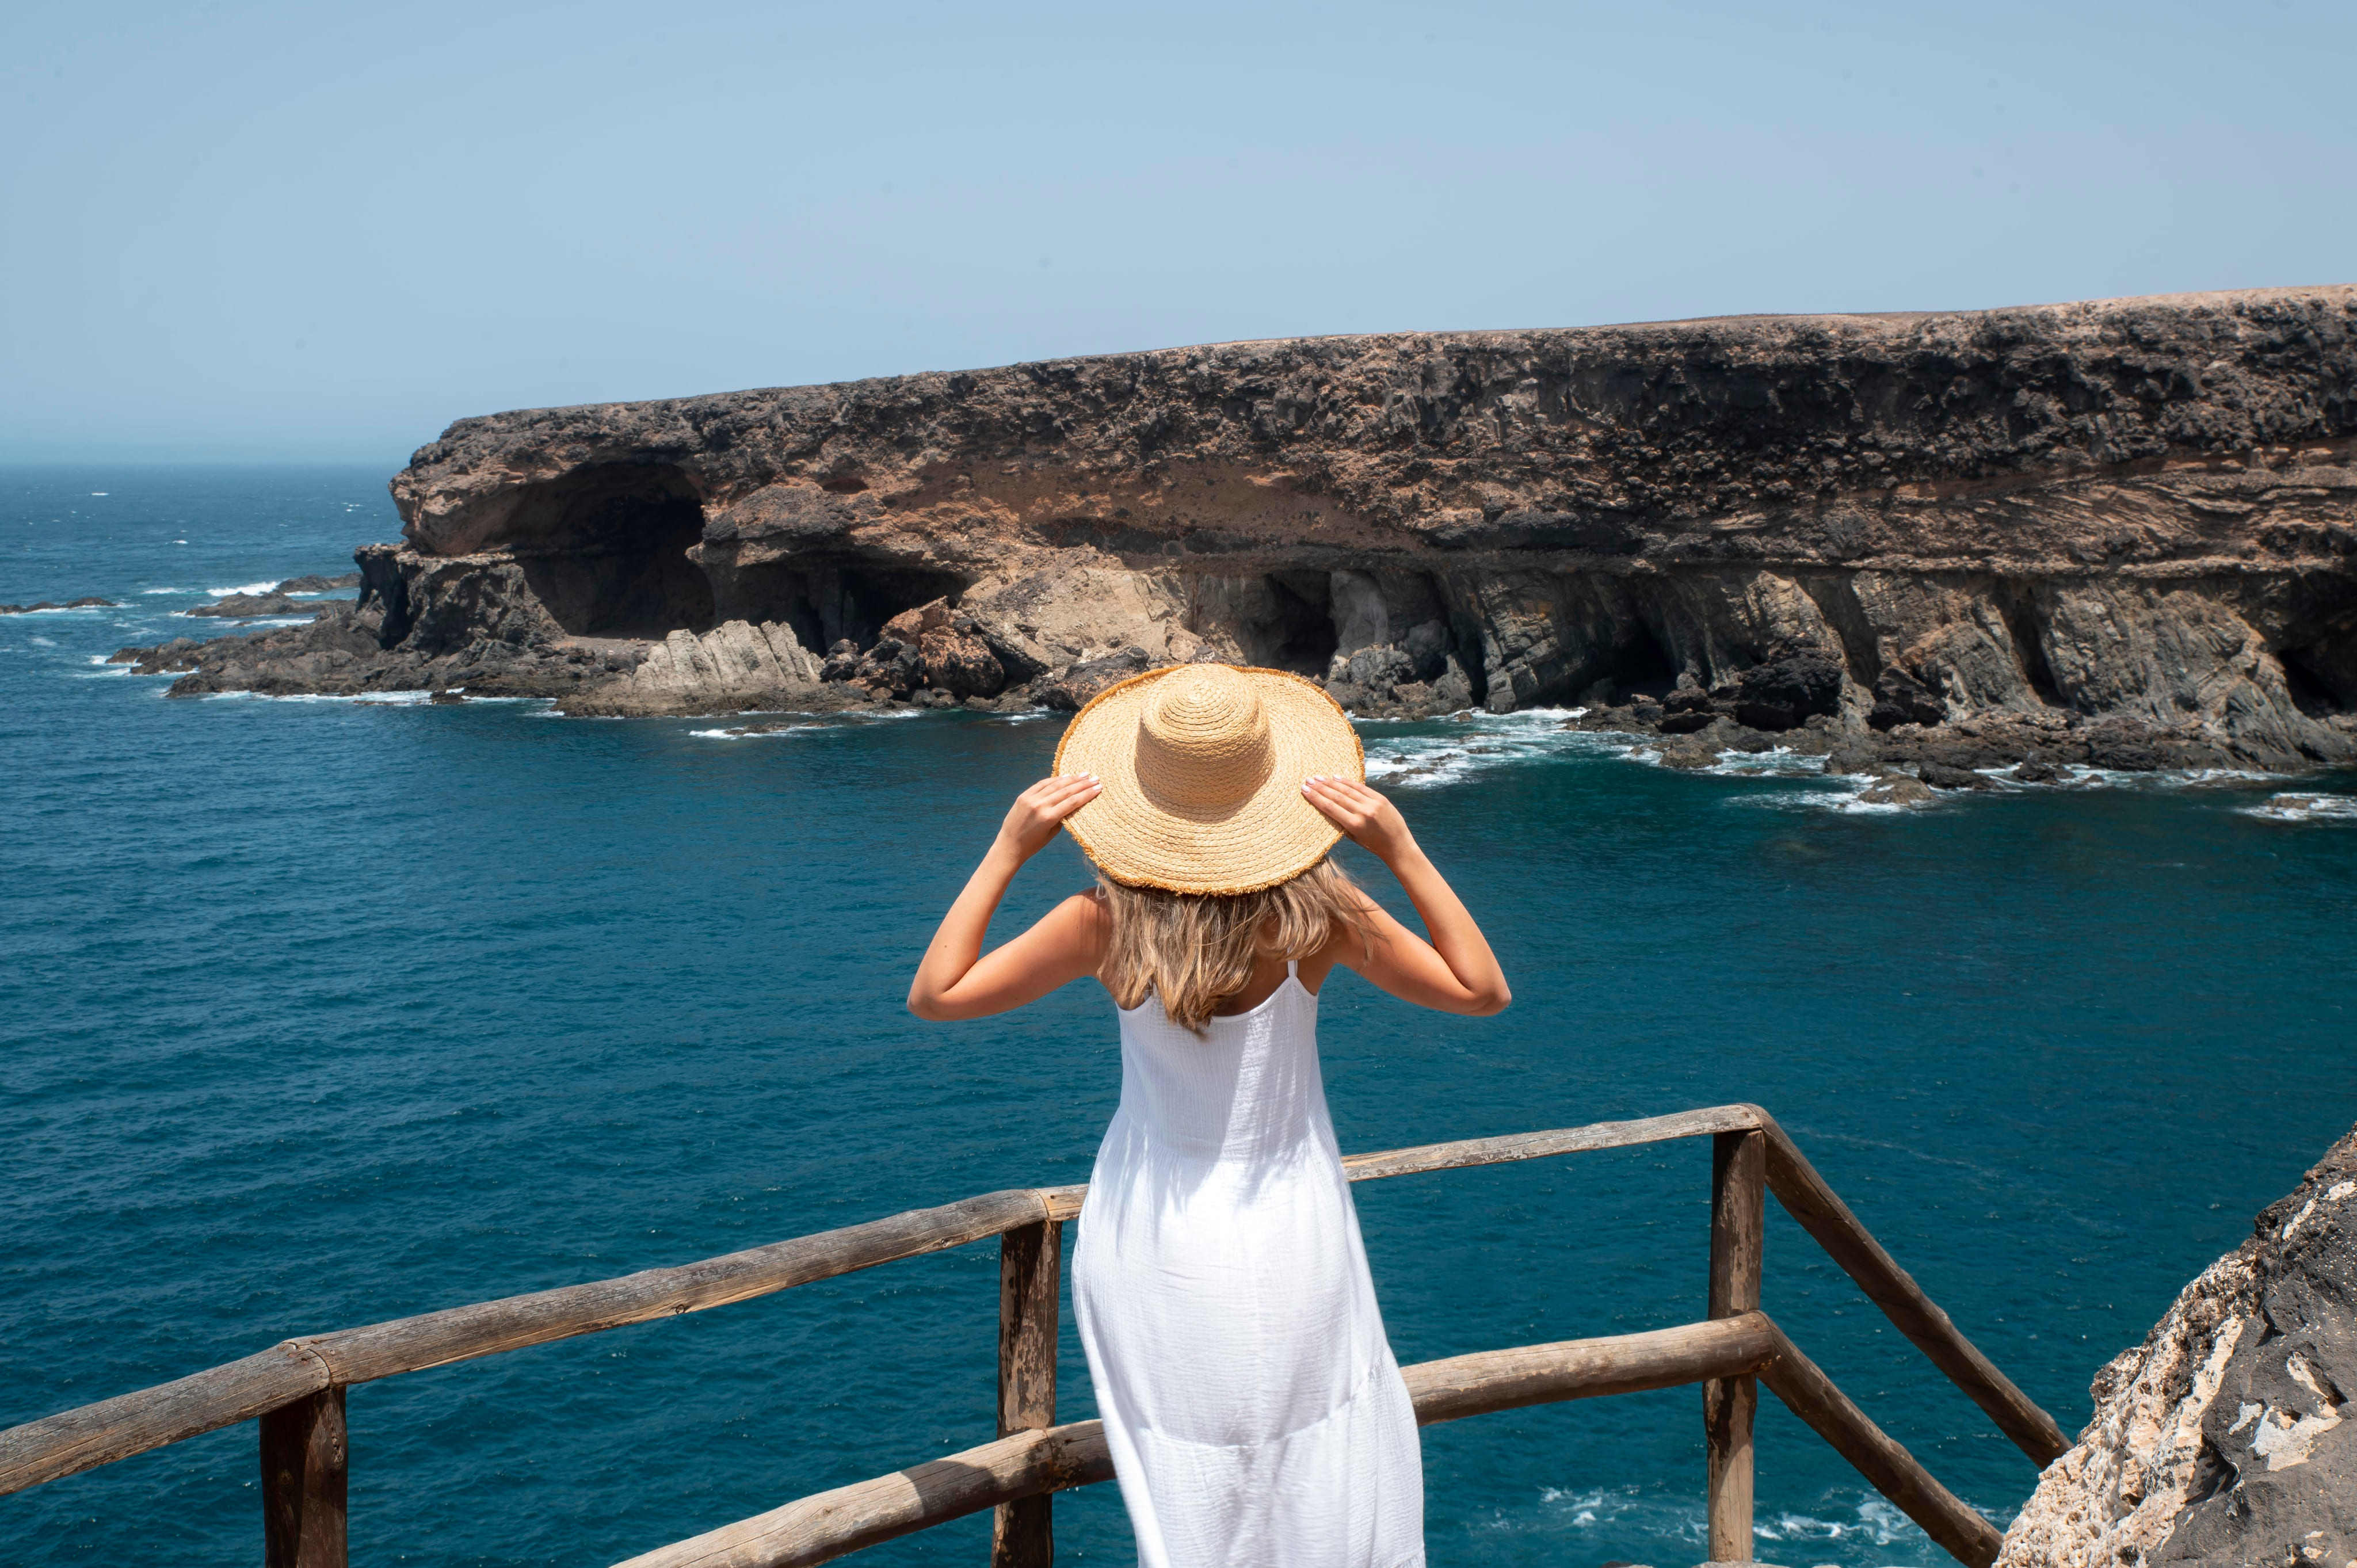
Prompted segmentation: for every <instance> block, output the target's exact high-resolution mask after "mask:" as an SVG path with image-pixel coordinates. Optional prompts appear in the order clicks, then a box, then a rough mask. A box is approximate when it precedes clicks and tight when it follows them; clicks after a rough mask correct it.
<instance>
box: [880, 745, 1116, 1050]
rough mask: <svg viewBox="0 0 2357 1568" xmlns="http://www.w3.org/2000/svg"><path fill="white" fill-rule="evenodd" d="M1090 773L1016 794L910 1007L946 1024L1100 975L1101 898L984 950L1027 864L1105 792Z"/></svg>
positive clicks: (1052, 914)
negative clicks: (1002, 904) (1010, 889)
mask: <svg viewBox="0 0 2357 1568" xmlns="http://www.w3.org/2000/svg"><path fill="white" fill-rule="evenodd" d="M1102 788H1103V786H1101V785H1100V784H1098V782H1097V781H1096V779H1093V778H1092V777H1090V776H1089V775H1086V774H1075V775H1072V776H1071V777H1068V778H1062V779H1041V780H1040V781H1039V783H1037V784H1034V785H1032V786H1031V788H1029V789H1026V790H1024V791H1023V793H1022V794H1020V795H1017V797H1016V798H1015V804H1014V806H1013V807H1012V808H1011V809H1009V810H1008V811H1007V813H1006V822H1003V823H1001V824H1000V825H999V829H998V837H997V838H996V840H994V841H993V842H992V843H991V846H990V853H989V854H985V855H984V856H983V857H982V864H981V865H977V866H975V867H974V875H972V876H970V877H968V878H966V884H965V888H964V891H963V892H961V893H960V894H959V895H958V896H957V901H956V902H955V903H953V904H952V905H951V906H950V912H949V913H948V914H946V915H944V916H942V925H941V929H939V930H937V931H935V932H934V933H933V940H932V943H931V946H929V947H927V948H926V949H925V957H924V961H922V962H920V964H918V965H917V977H916V979H914V980H912V981H910V982H909V1012H911V1013H914V1014H915V1015H917V1016H918V1017H920V1018H926V1019H931V1021H933V1022H935V1023H948V1022H951V1021H952V1020H954V1019H959V1018H984V1017H987V1016H989V1015H991V1014H993V1013H1005V1012H1006V1011H1008V1010H1009V1009H1011V1008H1016V1007H1020V1006H1022V1005H1023V1004H1025V1003H1027V1002H1034V1001H1037V1000H1038V999H1039V998H1040V997H1042V996H1045V995H1046V994H1048V993H1049V992H1050V991H1053V990H1055V989H1056V988H1057V987H1058V986H1060V985H1062V984H1065V983H1068V982H1071V981H1075V980H1078V979H1080V978H1081V977H1082V976H1083V975H1089V974H1094V973H1095V972H1097V965H1098V964H1099V963H1100V962H1101V961H1103V953H1104V925H1105V918H1104V914H1103V910H1102V908H1100V907H1099V906H1098V903H1097V900H1096V898H1095V897H1094V896H1093V895H1091V894H1086V893H1081V894H1075V895H1074V896H1073V897H1070V898H1067V899H1065V900H1064V901H1063V902H1062V903H1060V904H1059V905H1057V906H1056V907H1055V908H1053V909H1050V910H1049V911H1048V913H1047V914H1046V915H1044V916H1042V917H1041V918H1040V919H1039V923H1038V924H1037V925H1035V926H1033V927H1032V928H1031V929H1029V930H1028V931H1026V932H1024V933H1023V934H1022V935H1021V936H1019V937H1017V938H1016V939H1015V940H1013V941H1011V942H1007V943H1006V944H1004V945H1003V946H1001V947H998V948H996V949H993V950H991V952H990V953H989V954H987V955H986V956H985V954H984V952H983V950H982V942H983V938H984V937H985V936H986V935H987V934H988V933H989V930H990V917H991V916H992V915H993V914H994V913H995V912H996V910H997V908H998V901H999V900H1000V899H1001V898H1003V897H1006V887H1007V885H1008V884H1009V883H1011V882H1013V881H1014V880H1015V874H1016V873H1017V872H1018V871H1020V870H1022V869H1023V863H1024V862H1025V861H1028V860H1029V859H1030V858H1031V857H1032V856H1033V855H1035V854H1039V852H1040V851H1041V850H1043V849H1045V848H1047V847H1048V841H1049V840H1050V839H1052V838H1054V837H1055V836H1056V829H1057V828H1058V827H1059V826H1060V825H1061V824H1062V822H1063V821H1064V819H1065V818H1066V817H1069V816H1071V814H1072V813H1073V812H1074V811H1079V810H1080V809H1081V808H1082V806H1085V805H1087V804H1088V803H1089V802H1090V801H1091V800H1095V799H1096V798H1097V792H1098V790H1099V789H1102Z"/></svg>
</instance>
